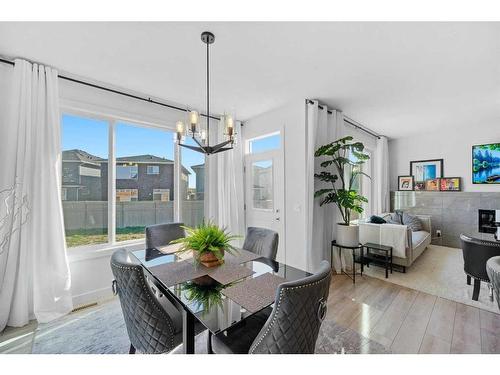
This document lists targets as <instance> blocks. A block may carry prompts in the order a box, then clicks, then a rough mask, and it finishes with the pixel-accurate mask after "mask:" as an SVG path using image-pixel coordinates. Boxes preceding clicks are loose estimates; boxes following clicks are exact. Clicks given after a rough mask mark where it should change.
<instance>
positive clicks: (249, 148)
mask: <svg viewBox="0 0 500 375" xmlns="http://www.w3.org/2000/svg"><path fill="white" fill-rule="evenodd" d="M275 135H279V137H280V139H279V140H280V143H279V147H278V148H272V149H269V150H264V151H258V152H253V151H252V142H254V141H259V140H262V139H265V138H270V137H273V136H275ZM282 148H283V131H282V130H277V131H273V132H270V133H266V134H262V135H259V136H257V137H252V138H248V139H247V140H246V141H245V154H248V155H255V154H262V153H265V152H269V151H277V150H281V149H282Z"/></svg>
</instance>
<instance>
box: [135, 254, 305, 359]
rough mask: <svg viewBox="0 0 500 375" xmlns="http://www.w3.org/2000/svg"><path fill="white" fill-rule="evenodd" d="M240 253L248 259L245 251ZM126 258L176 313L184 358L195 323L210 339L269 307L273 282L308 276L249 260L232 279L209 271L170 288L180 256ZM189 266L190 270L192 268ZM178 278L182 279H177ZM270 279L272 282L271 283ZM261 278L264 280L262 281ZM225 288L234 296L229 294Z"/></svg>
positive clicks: (267, 261) (190, 350)
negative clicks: (133, 261) (134, 260)
mask: <svg viewBox="0 0 500 375" xmlns="http://www.w3.org/2000/svg"><path fill="white" fill-rule="evenodd" d="M240 251H241V252H245V253H248V254H249V252H247V251H245V250H240ZM132 254H133V255H134V256H135V257H136V258H137V259H138V260H139V261H140V262H141V264H142V267H143V269H144V271H145V275H146V278H147V279H148V280H149V281H150V282H151V284H153V285H154V287H156V288H157V289H158V292H159V293H161V294H163V295H164V296H165V297H166V298H168V300H169V301H170V302H171V303H172V304H174V306H176V307H177V309H178V310H179V311H181V312H182V329H183V352H184V353H186V354H192V353H194V352H195V345H194V343H195V323H196V321H199V322H200V323H201V324H202V325H203V326H204V327H205V328H206V329H208V330H209V331H210V332H211V333H212V334H214V335H216V334H218V333H220V332H224V331H226V330H228V329H230V328H231V327H233V326H236V325H240V324H244V321H245V319H248V318H249V317H250V316H252V315H254V314H256V313H258V312H259V311H262V310H263V309H265V308H268V307H269V306H272V305H273V304H274V299H275V298H274V297H275V294H276V289H277V285H278V284H277V283H276V281H293V280H298V279H301V278H304V277H306V276H309V275H310V273H308V272H306V271H302V270H300V269H297V268H294V267H291V266H287V265H285V264H283V263H279V262H276V261H273V260H271V259H268V258H264V257H260V258H258V257H254V259H251V260H248V261H245V259H243V262H242V263H240V264H239V266H241V267H242V268H244V270H243V271H244V272H243V273H241V272H240V271H241V270H238V272H237V273H236V274H235V275H236V276H234V277H233V278H234V279H235V280H233V279H227V277H222V278H221V277H220V275H219V277H217V276H214V275H215V274H214V273H213V272H209V274H207V275H202V276H198V275H194V276H196V277H193V278H189V277H188V279H186V276H185V277H184V279H185V280H183V281H180V282H177V283H174V282H172V280H175V277H176V276H177V275H175V272H178V273H181V272H185V270H184V271H183V270H181V269H180V268H179V267H177V266H180V265H181V262H186V255H185V253H175V252H174V253H164V252H160V251H159V250H156V249H148V250H138V251H134V252H132ZM172 263H179V264H172ZM239 266H238V268H240V267H239ZM161 267H170V269H171V270H172V271H171V272H170V274H167V277H164V276H162V274H161V273H159V272H158V271H157V270H158V269H161ZM176 267H177V268H176ZM191 267H195V265H194V264H192V265H191ZM219 267H220V266H219ZM214 268H215V267H214ZM227 269H228V270H232V271H233V273H234V268H231V267H229V265H228V268H227ZM172 273H174V274H172ZM219 274H220V272H219ZM240 275H241V276H242V277H240ZM223 276H224V275H223ZM275 276H276V277H275ZM172 277H174V278H173V279H172ZM179 277H180V279H182V277H181V275H180V274H179ZM274 277H275V278H274ZM270 278H274V279H275V280H274V284H273V279H270ZM168 279H170V281H169V280H168ZM267 279H270V280H268V281H266V280H267ZM228 280H231V281H230V282H228ZM259 280H260V281H261V282H260V285H259V284H258V282H259ZM221 281H222V282H221ZM263 283H265V284H263ZM247 285H248V288H247ZM231 289H234V290H235V293H229V292H230V291H231ZM266 293H267V295H265V294H266ZM239 295H244V296H243V297H241V296H239ZM242 298H243V299H242ZM242 301H243V302H242ZM249 306H250V308H249Z"/></svg>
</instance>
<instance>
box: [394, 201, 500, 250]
mask: <svg viewBox="0 0 500 375" xmlns="http://www.w3.org/2000/svg"><path fill="white" fill-rule="evenodd" d="M395 209H399V210H404V211H407V212H409V213H414V214H421V215H430V216H431V217H432V219H431V221H432V232H433V233H432V243H433V244H435V245H443V246H450V247H458V248H460V247H461V246H460V233H466V234H468V235H471V236H474V237H477V238H482V239H485V240H493V235H492V234H487V233H479V232H478V210H479V209H486V210H495V209H497V210H498V209H500V192H498V193H479V192H478V193H474V192H437V191H436V192H430V191H391V211H394V210H395ZM438 229H440V230H441V237H437V235H436V230H438Z"/></svg>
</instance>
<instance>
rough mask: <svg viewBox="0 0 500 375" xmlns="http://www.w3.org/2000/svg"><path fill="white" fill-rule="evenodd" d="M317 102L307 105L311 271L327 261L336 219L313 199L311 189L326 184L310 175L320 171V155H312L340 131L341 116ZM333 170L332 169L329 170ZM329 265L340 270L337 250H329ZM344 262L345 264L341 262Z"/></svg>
mask: <svg viewBox="0 0 500 375" xmlns="http://www.w3.org/2000/svg"><path fill="white" fill-rule="evenodd" d="M322 107H323V109H321V108H319V103H318V102H317V101H313V103H312V104H311V103H309V102H308V104H307V126H306V131H307V135H306V136H307V160H306V168H307V189H306V191H307V199H306V201H307V216H306V218H307V246H308V248H307V269H308V271H315V270H316V269H317V268H318V266H319V263H320V262H321V261H322V260H323V259H327V260H330V244H331V241H332V240H333V239H334V233H335V225H336V223H337V221H338V215H339V214H338V210H337V208H336V207H335V206H333V205H331V204H328V205H323V206H322V207H320V205H319V203H320V200H319V199H315V198H314V192H315V191H316V190H318V189H320V188H322V187H328V186H327V185H328V184H326V185H325V183H324V182H321V181H319V180H317V179H315V178H314V173H319V172H321V170H322V168H321V166H320V164H321V162H322V161H323V160H321V159H320V158H316V157H314V152H315V151H316V149H317V148H318V147H319V146H322V145H325V144H327V143H329V142H332V141H334V140H336V139H337V138H338V137H339V135H340V134H341V132H342V127H343V121H344V116H343V114H342V112H340V111H335V110H330V111H331V112H332V113H331V114H329V113H328V111H329V109H328V108H327V107H326V106H323V105H322ZM332 171H333V170H332ZM332 262H333V267H334V268H335V269H336V270H338V271H340V264H341V263H340V259H339V256H338V253H337V251H334V252H333V259H332ZM343 264H345V263H343Z"/></svg>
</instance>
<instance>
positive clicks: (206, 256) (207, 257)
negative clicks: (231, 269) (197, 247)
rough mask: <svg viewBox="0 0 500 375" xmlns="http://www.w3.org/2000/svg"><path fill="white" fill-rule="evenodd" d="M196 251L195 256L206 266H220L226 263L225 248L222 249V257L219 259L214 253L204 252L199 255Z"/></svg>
mask: <svg viewBox="0 0 500 375" xmlns="http://www.w3.org/2000/svg"><path fill="white" fill-rule="evenodd" d="M193 252H194V256H195V257H196V258H197V259H198V261H199V262H200V263H201V264H203V265H204V266H205V267H216V266H220V265H221V264H222V263H224V250H222V259H219V258H217V257H216V256H215V254H214V253H212V252H209V253H203V254H201V255H199V254H198V253H197V252H196V251H193Z"/></svg>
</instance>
